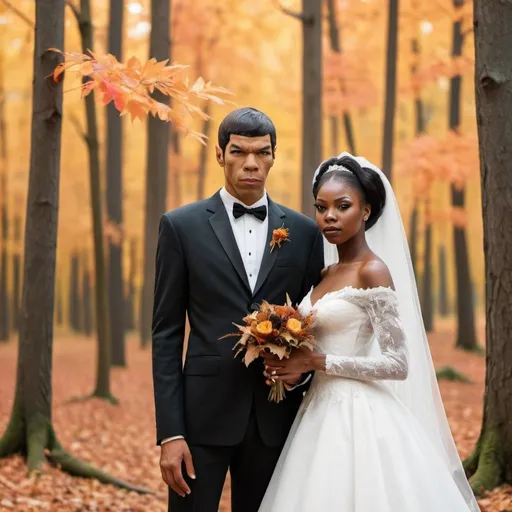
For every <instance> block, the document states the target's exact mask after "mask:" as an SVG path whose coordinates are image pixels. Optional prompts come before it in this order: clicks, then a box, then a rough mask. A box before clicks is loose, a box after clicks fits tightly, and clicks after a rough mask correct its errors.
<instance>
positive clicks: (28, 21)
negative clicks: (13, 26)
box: [0, 0, 36, 28]
mask: <svg viewBox="0 0 512 512" xmlns="http://www.w3.org/2000/svg"><path fill="white" fill-rule="evenodd" d="M0 2H2V3H3V4H4V5H5V6H6V7H7V9H9V10H10V11H11V12H13V13H14V14H15V15H16V16H18V18H20V19H22V20H23V21H24V22H25V23H26V24H27V25H29V26H30V27H32V28H35V27H36V25H35V23H34V22H33V21H32V20H31V19H30V18H29V17H28V16H27V15H26V14H23V13H22V12H21V11H20V10H19V9H18V8H17V7H15V6H14V5H12V4H11V2H9V0H0Z"/></svg>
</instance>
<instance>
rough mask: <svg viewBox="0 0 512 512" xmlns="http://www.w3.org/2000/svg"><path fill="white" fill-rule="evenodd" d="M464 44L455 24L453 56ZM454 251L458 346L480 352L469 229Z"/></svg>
mask: <svg viewBox="0 0 512 512" xmlns="http://www.w3.org/2000/svg"><path fill="white" fill-rule="evenodd" d="M463 4H464V0H453V5H454V7H462V6H463ZM463 42H464V38H463V33H462V21H461V20H458V21H455V22H454V23H453V40H452V57H454V58H455V57H460V56H461V55H462V45H463ZM461 86H462V76H461V75H456V76H454V77H452V78H451V80H450V104H449V109H450V111H449V128H450V130H453V131H455V132H458V131H459V127H460V108H461V101H462V98H461ZM451 199H452V206H453V207H455V208H465V189H464V188H462V189H458V188H456V187H455V186H453V185H452V186H451ZM453 241H454V249H455V270H456V282H457V343H456V346H457V347H459V348H462V349H465V350H477V349H478V343H477V338H476V328H475V312H474V306H473V299H472V289H471V272H470V270H469V253H468V246H467V239H466V229H465V228H464V227H460V226H454V228H453Z"/></svg>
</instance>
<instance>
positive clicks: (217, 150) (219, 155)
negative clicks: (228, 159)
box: [215, 146, 224, 167]
mask: <svg viewBox="0 0 512 512" xmlns="http://www.w3.org/2000/svg"><path fill="white" fill-rule="evenodd" d="M215 156H216V157H217V162H218V163H219V165H220V166H221V167H224V153H223V151H222V149H220V147H219V146H215Z"/></svg>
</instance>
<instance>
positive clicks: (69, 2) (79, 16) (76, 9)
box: [66, 0, 82, 24]
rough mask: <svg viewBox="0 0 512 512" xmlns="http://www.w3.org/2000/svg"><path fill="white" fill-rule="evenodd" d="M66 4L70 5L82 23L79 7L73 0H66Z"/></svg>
mask: <svg viewBox="0 0 512 512" xmlns="http://www.w3.org/2000/svg"><path fill="white" fill-rule="evenodd" d="M66 5H68V7H69V8H70V9H71V10H72V11H73V14H74V15H75V18H76V21H77V22H78V24H80V22H81V21H82V15H81V14H80V11H79V10H78V7H77V6H76V5H75V4H74V3H73V2H72V1H71V0H66Z"/></svg>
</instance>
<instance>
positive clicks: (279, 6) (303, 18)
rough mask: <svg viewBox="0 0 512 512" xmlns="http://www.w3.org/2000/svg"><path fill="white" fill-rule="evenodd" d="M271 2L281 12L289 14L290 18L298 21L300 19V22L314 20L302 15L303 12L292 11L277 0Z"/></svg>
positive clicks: (311, 21)
mask: <svg viewBox="0 0 512 512" xmlns="http://www.w3.org/2000/svg"><path fill="white" fill-rule="evenodd" d="M272 3H273V4H274V6H275V7H276V8H277V9H279V10H280V11H281V12H282V13H284V14H286V15H288V16H291V17H292V18H295V19H297V20H299V21H302V23H308V24H309V23H313V22H314V20H313V19H312V18H311V17H307V16H304V13H302V12H297V11H292V10H291V9H288V7H285V6H284V5H282V4H281V2H280V1H279V0H272Z"/></svg>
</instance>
